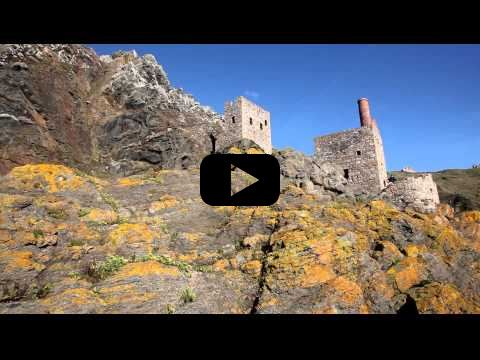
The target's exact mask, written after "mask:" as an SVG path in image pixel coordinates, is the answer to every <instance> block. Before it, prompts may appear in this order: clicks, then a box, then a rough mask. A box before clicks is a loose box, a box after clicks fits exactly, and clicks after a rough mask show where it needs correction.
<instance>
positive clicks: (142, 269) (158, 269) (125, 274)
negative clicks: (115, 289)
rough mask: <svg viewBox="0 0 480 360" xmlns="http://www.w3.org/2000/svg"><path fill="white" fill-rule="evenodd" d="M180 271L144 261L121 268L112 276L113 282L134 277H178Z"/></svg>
mask: <svg viewBox="0 0 480 360" xmlns="http://www.w3.org/2000/svg"><path fill="white" fill-rule="evenodd" d="M180 274H181V273H180V270H178V268H176V267H175V266H166V265H163V264H161V263H159V262H158V261H153V260H151V261H144V262H138V263H130V264H127V265H125V266H123V267H122V268H121V269H120V271H119V272H118V273H117V274H115V275H114V276H113V280H118V279H125V278H130V277H134V276H138V277H144V276H151V275H162V276H174V277H177V276H180Z"/></svg>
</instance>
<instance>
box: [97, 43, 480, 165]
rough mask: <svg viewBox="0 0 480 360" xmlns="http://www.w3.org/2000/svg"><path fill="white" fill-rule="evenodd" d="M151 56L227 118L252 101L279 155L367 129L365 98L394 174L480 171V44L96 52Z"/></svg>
mask: <svg viewBox="0 0 480 360" xmlns="http://www.w3.org/2000/svg"><path fill="white" fill-rule="evenodd" d="M89 46H90V47H92V48H94V49H95V51H96V52H97V54H100V55H103V54H111V53H112V52H114V51H116V50H119V49H122V50H131V49H135V50H136V51H137V53H138V54H139V55H143V54H146V53H151V54H153V55H155V57H156V59H157V61H158V62H159V63H160V64H162V66H163V67H164V69H165V71H166V72H167V74H168V76H169V79H170V81H171V83H172V84H173V86H175V87H182V88H183V89H184V90H186V91H187V92H189V93H191V94H192V95H193V96H194V97H195V98H197V99H198V100H199V101H200V102H201V103H202V104H203V105H209V106H211V107H212V108H213V109H214V110H215V111H217V112H220V113H223V104H224V102H225V101H226V100H230V99H234V98H235V97H237V96H238V95H244V96H246V97H247V98H250V99H251V100H253V101H255V102H256V103H258V104H259V105H261V106H262V107H264V108H265V109H267V110H268V111H270V113H271V126H272V142H273V146H274V147H275V148H278V149H281V148H283V147H287V146H289V147H293V148H295V149H297V150H301V151H303V152H305V153H306V154H311V153H312V152H313V149H314V143H313V139H314V137H316V136H319V135H324V134H328V133H331V132H335V131H341V130H345V129H349V128H354V127H357V126H359V118H358V109H357V103H356V101H357V99H358V98H361V97H366V98H368V99H369V100H370V110H371V113H372V115H373V117H374V118H375V119H376V120H377V123H378V125H379V127H380V131H381V133H382V137H383V143H384V147H385V157H386V162H387V168H388V170H397V169H400V168H402V167H404V166H407V165H408V166H411V167H413V168H414V169H416V170H417V171H437V170H441V169H451V168H470V167H471V165H472V164H474V163H480V45H132V44H115V45H89Z"/></svg>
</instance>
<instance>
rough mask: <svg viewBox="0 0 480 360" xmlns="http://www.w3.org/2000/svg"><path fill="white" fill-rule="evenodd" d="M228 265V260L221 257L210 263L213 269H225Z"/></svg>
mask: <svg viewBox="0 0 480 360" xmlns="http://www.w3.org/2000/svg"><path fill="white" fill-rule="evenodd" d="M229 265H230V263H229V262H228V260H225V259H222V260H218V261H216V262H215V263H214V264H213V265H212V268H213V270H214V271H225V270H226V269H227V268H228V266H229Z"/></svg>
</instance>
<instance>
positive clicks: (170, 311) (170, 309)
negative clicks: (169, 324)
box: [166, 304, 175, 314]
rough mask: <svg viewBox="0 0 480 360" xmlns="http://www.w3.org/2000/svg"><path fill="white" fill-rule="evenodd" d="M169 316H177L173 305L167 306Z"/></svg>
mask: <svg viewBox="0 0 480 360" xmlns="http://www.w3.org/2000/svg"><path fill="white" fill-rule="evenodd" d="M166 310H167V314H175V306H174V305H172V304H167V309H166Z"/></svg>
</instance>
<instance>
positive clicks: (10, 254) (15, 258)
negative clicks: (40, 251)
mask: <svg viewBox="0 0 480 360" xmlns="http://www.w3.org/2000/svg"><path fill="white" fill-rule="evenodd" d="M32 256H33V254H32V253H31V252H30V251H25V250H22V251H4V252H1V253H0V263H1V264H3V265H4V268H3V271H4V272H7V273H8V272H10V271H15V270H19V269H21V270H35V271H38V272H40V271H42V270H43V269H45V265H42V264H39V263H37V262H35V261H33V260H32Z"/></svg>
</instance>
